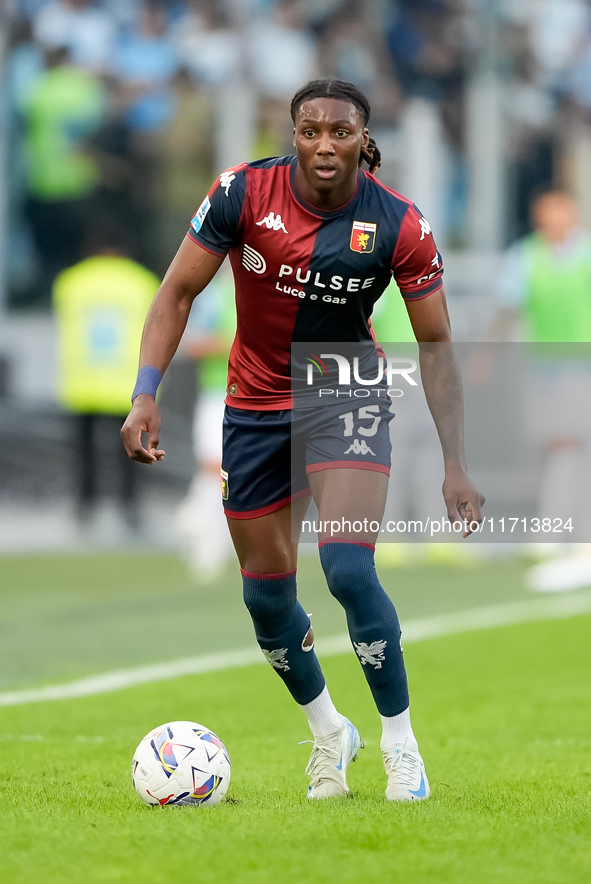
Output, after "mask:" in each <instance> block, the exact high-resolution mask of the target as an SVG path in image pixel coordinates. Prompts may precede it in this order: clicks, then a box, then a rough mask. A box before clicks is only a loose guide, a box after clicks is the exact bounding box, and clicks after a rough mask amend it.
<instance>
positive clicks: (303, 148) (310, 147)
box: [293, 98, 369, 198]
mask: <svg viewBox="0 0 591 884" xmlns="http://www.w3.org/2000/svg"><path fill="white" fill-rule="evenodd" d="M368 141H369V133H368V131H367V129H365V128H364V126H363V121H362V119H361V116H360V114H359V111H358V110H357V108H356V107H355V105H353V104H350V103H349V102H348V101H339V100H337V99H335V98H314V99H312V100H311V101H306V102H304V104H302V105H301V107H300V109H299V111H298V113H297V116H296V120H295V128H294V141H293V143H294V147H295V148H296V150H297V154H298V164H299V167H300V169H301V173H302V176H303V178H304V179H305V182H306V184H307V185H308V186H309V187H312V188H313V189H315V190H317V191H320V192H323V191H324V192H326V191H338V190H340V189H342V188H344V187H347V186H348V185H350V183H351V181H352V180H354V181H355V182H356V180H357V168H358V166H359V158H360V156H361V148H362V147H366V146H367V143H368ZM347 198H348V197H347Z"/></svg>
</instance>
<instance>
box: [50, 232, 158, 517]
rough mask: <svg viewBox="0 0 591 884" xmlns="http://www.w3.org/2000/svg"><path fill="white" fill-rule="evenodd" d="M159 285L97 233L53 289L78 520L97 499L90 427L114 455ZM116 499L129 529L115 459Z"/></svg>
mask: <svg viewBox="0 0 591 884" xmlns="http://www.w3.org/2000/svg"><path fill="white" fill-rule="evenodd" d="M159 284H160V281H159V279H158V278H157V277H156V276H155V275H154V274H153V273H151V272H150V271H149V270H147V269H146V268H145V267H142V266H141V265H140V264H137V263H136V262H135V261H132V260H131V259H130V258H127V257H125V256H124V255H123V253H122V243H121V239H120V238H119V236H118V233H117V232H116V231H115V230H108V229H107V228H106V227H103V228H102V229H101V232H100V233H99V234H98V237H97V240H96V242H95V244H94V248H93V249H92V257H89V258H86V259H85V260H83V261H80V262H79V263H78V264H75V265H74V266H73V267H69V268H67V269H66V270H63V271H62V272H61V273H60V274H59V275H58V276H57V277H56V279H55V282H54V285H53V307H54V311H55V317H56V322H57V333H58V399H59V402H60V404H61V405H62V406H63V407H64V408H65V409H66V410H67V411H68V412H70V413H71V414H72V415H74V417H75V426H76V431H77V442H76V452H77V471H76V475H77V499H78V511H79V516H80V518H81V520H82V521H87V520H88V518H89V516H90V515H91V514H92V512H93V509H94V506H95V504H96V501H97V493H98V469H97V468H98V462H99V457H98V446H97V440H96V435H97V425H98V424H99V422H101V423H104V424H105V425H107V426H108V427H109V432H111V433H112V435H113V439H114V441H113V447H114V449H115V450H116V451H117V454H118V455H119V454H120V448H121V446H120V445H119V444H118V443H119V430H120V428H121V425H122V423H123V420H124V417H125V415H126V414H127V412H128V410H129V389H130V385H131V386H133V384H134V382H135V376H136V374H137V364H138V354H139V348H140V340H141V335H142V328H143V325H144V319H145V316H146V311H147V310H148V308H149V306H150V304H151V302H152V299H153V297H154V295H155V293H156V290H157V288H158V286H159ZM119 461H120V465H119V480H120V481H119V488H118V492H119V493H118V496H119V499H120V501H121V504H122V509H123V512H124V514H125V517H126V519H127V522H128V524H129V525H130V527H132V528H135V527H136V526H137V515H138V514H137V508H136V492H137V489H136V482H135V470H134V467H135V464H134V463H133V462H132V461H130V460H129V458H128V457H127V456H125V455H124V454H123V455H122V456H121V457H119Z"/></svg>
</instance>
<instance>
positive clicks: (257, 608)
mask: <svg viewBox="0 0 591 884" xmlns="http://www.w3.org/2000/svg"><path fill="white" fill-rule="evenodd" d="M242 595H243V598H244V604H245V605H246V607H247V608H248V611H249V613H250V616H251V617H252V619H253V621H254V623H255V626H256V627H257V629H259V628H261V629H262V630H263V631H264V632H265V633H266V634H269V633H272V632H274V631H276V630H278V629H281V626H282V625H283V624H284V623H285V622H286V620H288V619H289V617H290V615H291V612H292V611H293V608H294V605H295V603H296V598H297V596H296V591H295V587H294V588H293V590H292V589H291V588H289V589H286V588H285V587H279V586H277V581H275V580H264V579H261V580H257V581H253V580H245V581H244V586H243V593H242Z"/></svg>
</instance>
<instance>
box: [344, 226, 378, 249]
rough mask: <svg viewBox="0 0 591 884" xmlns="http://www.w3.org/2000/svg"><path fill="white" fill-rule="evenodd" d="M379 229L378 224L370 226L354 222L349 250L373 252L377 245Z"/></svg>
mask: <svg viewBox="0 0 591 884" xmlns="http://www.w3.org/2000/svg"><path fill="white" fill-rule="evenodd" d="M377 229H378V225H377V224H368V223H366V222H365V221H353V228H352V230H351V241H350V243H349V248H351V249H352V250H353V251H354V252H363V253H369V252H373V247H374V246H375V244H376V231H377Z"/></svg>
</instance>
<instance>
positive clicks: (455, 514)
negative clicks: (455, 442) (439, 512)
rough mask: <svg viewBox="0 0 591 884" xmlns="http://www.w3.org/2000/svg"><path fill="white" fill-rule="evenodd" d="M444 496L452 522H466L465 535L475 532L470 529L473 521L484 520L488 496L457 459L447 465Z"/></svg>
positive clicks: (479, 521)
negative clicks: (478, 487)
mask: <svg viewBox="0 0 591 884" xmlns="http://www.w3.org/2000/svg"><path fill="white" fill-rule="evenodd" d="M443 497H444V500H445V505H446V507H447V516H448V518H449V520H450V522H452V524H453V522H457V521H458V520H459V521H461V522H464V521H465V522H466V523H467V527H466V530H465V531H464V534H463V537H468V536H469V535H470V534H473V533H474V532H473V531H471V530H470V523H471V522H478V524H480V523H481V522H482V510H481V507H482V506H483V504H484V503H485V501H486V498H485V497H484V495H483V494H481V493H480V491H479V490H478V489H477V488H476V487H475V486H474V485H473V484H472V481H471V480H470V478H469V477H468V474H467V473H466V470H465V469H464V468H463V467H462V466H461V464H460V463H458V462H457V461H451V462H450V463H447V464H446V466H445V480H444V482H443Z"/></svg>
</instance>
